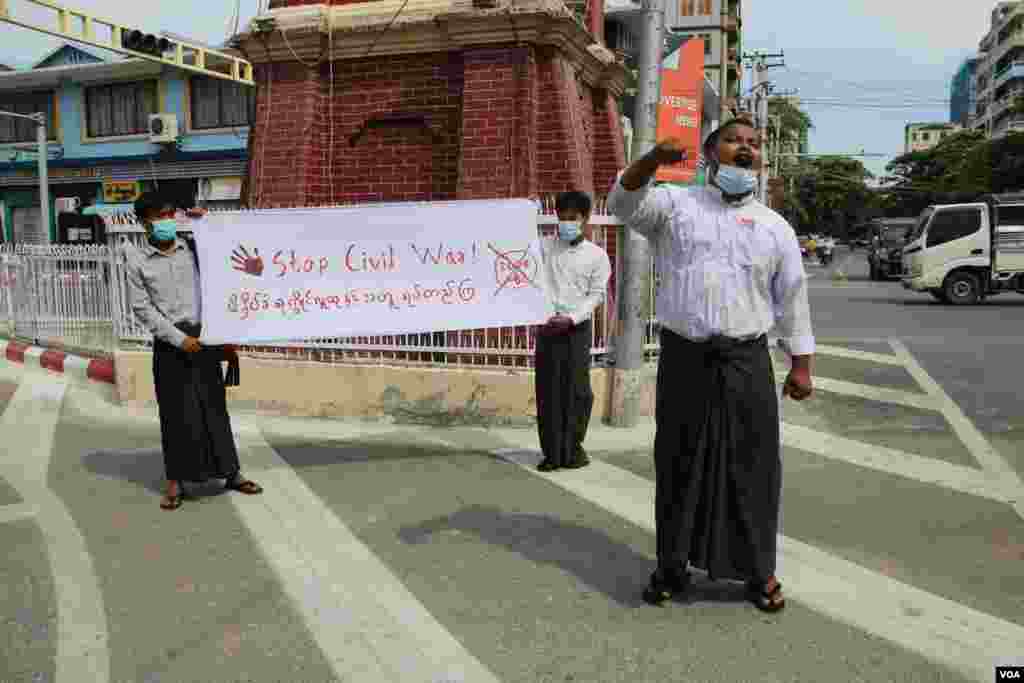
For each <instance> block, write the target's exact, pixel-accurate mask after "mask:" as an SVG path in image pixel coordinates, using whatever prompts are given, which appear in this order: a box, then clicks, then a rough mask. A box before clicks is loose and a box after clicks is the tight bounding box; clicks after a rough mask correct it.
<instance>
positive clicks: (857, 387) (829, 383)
mask: <svg viewBox="0 0 1024 683" xmlns="http://www.w3.org/2000/svg"><path fill="white" fill-rule="evenodd" d="M775 377H776V379H777V380H778V381H779V383H780V384H781V383H782V382H784V381H785V379H786V373H785V372H777V373H776V374H775ZM813 381H814V388H815V389H820V390H821V391H827V392H831V393H833V394H843V395H846V396H856V397H857V398H863V399H866V400H868V401H877V402H879V403H892V404H895V405H901V406H907V407H909V408H917V409H918V410H934V411H938V410H939V408H938V405H936V403H935V400H934V399H933V398H932V397H930V396H928V395H927V394H915V393H912V392H909V391H900V390H899V389H884V388H882V387H876V386H871V385H869V384H857V383H856V382H847V381H845V380H841V379H833V378H831V377H821V376H819V375H814V377H813Z"/></svg>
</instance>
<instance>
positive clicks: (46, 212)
mask: <svg viewBox="0 0 1024 683" xmlns="http://www.w3.org/2000/svg"><path fill="white" fill-rule="evenodd" d="M0 116H10V117H12V118H16V119H28V120H29V121H31V122H33V123H34V124H36V146H37V148H38V153H39V227H40V228H41V229H42V230H43V231H44V232H45V234H46V235H49V234H50V178H49V168H48V167H49V159H48V157H49V152H50V150H49V144H48V141H47V139H46V138H47V134H46V114H45V113H36V114H15V113H13V112H8V111H0Z"/></svg>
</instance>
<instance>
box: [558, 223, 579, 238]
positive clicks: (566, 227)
mask: <svg viewBox="0 0 1024 683" xmlns="http://www.w3.org/2000/svg"><path fill="white" fill-rule="evenodd" d="M582 234H583V229H582V228H581V227H580V222H579V221H558V237H559V239H561V240H563V241H565V242H574V241H576V240H577V239H578V238H579V236H580V235H582Z"/></svg>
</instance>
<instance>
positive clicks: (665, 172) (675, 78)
mask: <svg viewBox="0 0 1024 683" xmlns="http://www.w3.org/2000/svg"><path fill="white" fill-rule="evenodd" d="M703 110H704V41H703V40H702V39H700V38H691V39H689V40H687V41H686V42H685V43H683V44H682V45H680V46H679V49H678V50H676V51H675V52H673V53H672V54H670V55H669V56H668V57H667V58H666V59H665V61H664V62H663V63H662V66H661V96H660V98H659V100H658V132H657V136H656V139H657V140H664V139H665V138H678V139H679V140H682V142H683V146H684V148H685V149H686V151H687V153H688V154H689V157H688V158H687V159H686V160H685V161H684V162H682V163H680V164H676V165H675V166H663V167H662V168H660V169H659V170H658V173H657V175H656V176H655V178H656V179H657V180H660V181H662V182H669V183H687V184H688V183H692V182H694V180H695V179H696V177H697V159H698V157H699V156H700V120H701V112H702V111H703Z"/></svg>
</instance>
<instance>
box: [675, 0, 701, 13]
mask: <svg viewBox="0 0 1024 683" xmlns="http://www.w3.org/2000/svg"><path fill="white" fill-rule="evenodd" d="M696 4H697V0H680V5H679V14H681V15H682V16H684V17H692V16H693V15H694V14H696V7H695V5H696Z"/></svg>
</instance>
